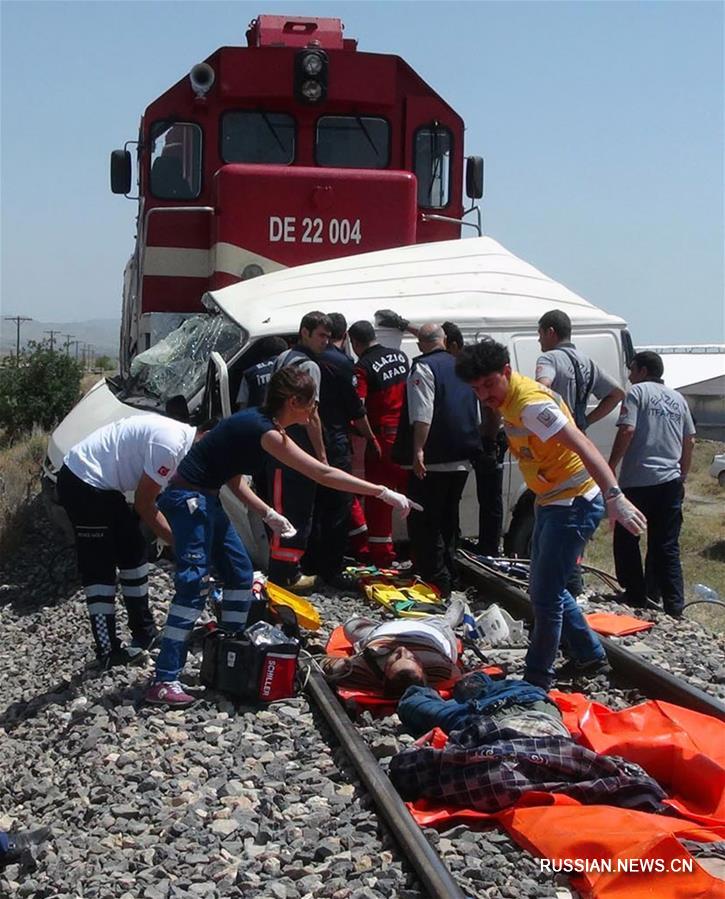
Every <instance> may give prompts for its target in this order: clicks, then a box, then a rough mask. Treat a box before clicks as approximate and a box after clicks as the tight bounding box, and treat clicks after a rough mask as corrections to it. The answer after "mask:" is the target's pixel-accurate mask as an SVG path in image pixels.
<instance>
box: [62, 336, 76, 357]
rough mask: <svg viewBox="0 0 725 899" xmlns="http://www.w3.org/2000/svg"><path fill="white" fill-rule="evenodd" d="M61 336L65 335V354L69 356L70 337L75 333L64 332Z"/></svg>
mask: <svg viewBox="0 0 725 899" xmlns="http://www.w3.org/2000/svg"><path fill="white" fill-rule="evenodd" d="M63 337H65V354H66V356H70V345H71V342H72V341H71V337H75V334H64V335H63Z"/></svg>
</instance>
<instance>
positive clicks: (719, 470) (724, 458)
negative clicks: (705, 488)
mask: <svg viewBox="0 0 725 899" xmlns="http://www.w3.org/2000/svg"><path fill="white" fill-rule="evenodd" d="M709 473H710V476H711V477H713V478H717V482H718V484H719V485H720V486H721V487H725V453H718V454H717V455H716V456H713V457H712V465H711V466H710V472H709Z"/></svg>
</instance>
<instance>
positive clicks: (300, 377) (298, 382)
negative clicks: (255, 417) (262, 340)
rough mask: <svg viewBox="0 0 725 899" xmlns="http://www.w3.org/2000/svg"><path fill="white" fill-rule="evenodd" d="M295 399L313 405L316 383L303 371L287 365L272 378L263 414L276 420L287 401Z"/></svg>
mask: <svg viewBox="0 0 725 899" xmlns="http://www.w3.org/2000/svg"><path fill="white" fill-rule="evenodd" d="M293 397H297V399H298V400H300V401H301V402H302V403H303V404H307V403H311V402H312V401H313V400H314V398H315V382H314V381H313V380H312V378H311V377H310V375H308V374H307V372H306V371H304V370H303V369H301V368H298V367H297V366H296V365H286V366H285V367H284V368H280V369H279V371H276V372H275V373H274V374H273V375H272V377H271V378H270V381H269V386H268V388H267V398H266V399H265V401H264V405H263V406H262V412H263V413H264V414H265V415H267V416H268V417H269V418H276V417H277V416H278V415H279V414H280V412H281V411H282V409H283V408H284V404H285V403H286V402H287V400H289V399H292V398H293Z"/></svg>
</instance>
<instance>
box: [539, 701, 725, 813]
mask: <svg viewBox="0 0 725 899" xmlns="http://www.w3.org/2000/svg"><path fill="white" fill-rule="evenodd" d="M550 695H551V697H552V699H553V700H554V701H555V702H556V704H557V705H558V706H559V709H560V710H561V713H562V716H563V718H564V723H565V724H566V726H567V727H568V728H569V730H570V731H571V732H572V734H573V735H574V736H575V739H576V740H577V741H578V742H579V743H581V744H582V745H583V746H587V747H588V748H589V749H593V750H594V751H595V752H601V753H603V754H604V755H621V756H622V758H625V759H627V760H628V761H631V762H636V763H637V764H638V765H641V766H642V767H643V768H644V770H645V771H646V772H647V773H648V774H649V775H651V776H652V777H654V779H655V780H656V781H657V782H658V783H660V784H661V785H662V786H663V787H664V788H665V789H666V790H667V792H668V793H669V794H670V798H669V799H668V800H666V801H667V803H668V804H669V805H671V806H672V807H673V808H674V809H676V810H677V811H678V812H679V813H680V814H682V815H685V816H686V817H688V818H691V819H692V820H693V821H699V822H700V823H701V824H704V825H709V824H715V825H717V824H725V723H723V722H722V721H718V720H717V719H716V718H713V717H711V716H710V715H703V714H701V713H700V712H693V711H691V710H690V709H685V708H683V707H682V706H678V705H673V704H672V703H670V702H660V701H659V700H650V701H649V702H643V703H642V704H641V705H636V706H632V707H631V708H628V709H622V710H621V711H619V712H613V711H612V710H611V709H608V708H607V707H606V706H604V705H600V704H599V703H598V702H591V701H590V700H589V699H587V697H586V696H583V695H582V694H581V693H560V692H559V691H558V690H552V691H551V694H550Z"/></svg>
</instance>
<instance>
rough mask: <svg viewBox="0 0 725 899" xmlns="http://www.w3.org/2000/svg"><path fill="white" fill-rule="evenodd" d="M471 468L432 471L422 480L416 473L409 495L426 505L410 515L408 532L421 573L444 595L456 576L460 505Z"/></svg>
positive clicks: (411, 478)
mask: <svg viewBox="0 0 725 899" xmlns="http://www.w3.org/2000/svg"><path fill="white" fill-rule="evenodd" d="M467 477H468V472H467V471H429V472H428V473H427V474H426V476H425V477H424V478H423V479H422V480H421V479H420V478H417V477H416V476H415V475H414V474H413V472H411V473H410V477H409V479H408V496H409V497H410V498H411V499H412V500H414V501H415V502H416V503H420V505H421V506H423V511H422V512H416V511H412V512H411V513H410V515H409V516H408V535H409V537H410V545H411V552H412V556H413V562H414V563H415V567H416V570H417V572H418V574H420V576H421V577H422V578H423V580H424V581H428V583H431V584H434V585H435V586H436V587H438V588H439V589H440V591H441V593H442V594H443V595H444V596H447V595H448V594H449V593H450V592H451V586H452V584H453V581H454V579H455V555H456V539H457V536H458V506H459V504H460V502H461V495H462V493H463V488H464V487H465V486H466V478H467Z"/></svg>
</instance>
